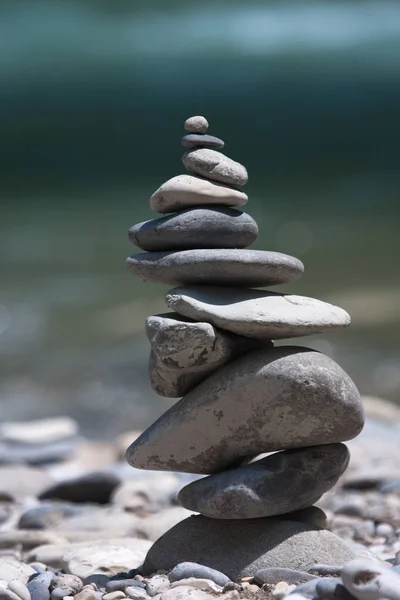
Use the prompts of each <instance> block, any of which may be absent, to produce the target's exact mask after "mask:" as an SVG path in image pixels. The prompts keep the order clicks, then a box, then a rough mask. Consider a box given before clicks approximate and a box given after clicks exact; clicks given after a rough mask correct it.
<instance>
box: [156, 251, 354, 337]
mask: <svg viewBox="0 0 400 600" xmlns="http://www.w3.org/2000/svg"><path fill="white" fill-rule="evenodd" d="M198 252H200V251H198ZM203 252H205V251H204V250H203ZM230 252H232V250H231V251H230ZM240 252H253V251H252V250H241V251H240ZM299 269H300V267H299ZM299 276H300V274H299V271H297V277H299ZM294 278H296V277H294ZM203 283H204V282H203ZM165 301H166V303H167V306H168V307H169V308H170V309H171V310H173V311H175V312H177V313H179V314H181V315H184V316H185V317H189V318H190V319H194V320H195V321H207V322H208V323H212V324H213V325H215V326H216V327H220V328H221V329H226V330H229V331H232V332H233V333H237V334H239V335H244V336H246V337H252V338H259V339H270V340H271V339H272V340H278V339H285V338H292V337H299V336H305V335H313V334H315V333H324V332H331V331H335V330H338V329H342V328H344V327H348V325H349V324H350V316H349V315H348V314H347V312H346V311H344V310H343V309H341V308H339V307H337V306H333V305H332V304H328V303H327V302H322V301H321V300H316V299H315V298H307V297H305V296H293V295H286V294H285V295H283V294H277V293H275V292H270V291H264V290H250V289H242V288H240V287H230V288H225V287H221V286H220V285H218V286H217V285H216V286H205V285H201V286H194V285H191V286H190V287H178V288H175V289H172V290H170V291H169V292H168V293H167V294H166V296H165Z"/></svg>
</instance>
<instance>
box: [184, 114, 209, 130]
mask: <svg viewBox="0 0 400 600" xmlns="http://www.w3.org/2000/svg"><path fill="white" fill-rule="evenodd" d="M207 129H208V121H207V119H205V118H204V117H190V118H189V119H186V121H185V130H186V131H188V132H189V133H205V132H206V131H207Z"/></svg>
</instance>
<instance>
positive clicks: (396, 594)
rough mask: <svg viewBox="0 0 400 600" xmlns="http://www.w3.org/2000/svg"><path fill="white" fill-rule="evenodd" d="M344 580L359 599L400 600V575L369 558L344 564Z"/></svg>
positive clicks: (346, 585) (349, 589)
mask: <svg viewBox="0 0 400 600" xmlns="http://www.w3.org/2000/svg"><path fill="white" fill-rule="evenodd" d="M341 577H342V581H343V584H344V586H345V588H346V589H347V591H349V592H350V594H352V595H353V596H354V597H355V598H357V600H400V575H399V574H398V573H396V572H395V571H393V569H390V568H389V567H386V566H383V565H380V564H378V563H375V562H372V561H370V560H367V559H356V560H353V561H351V562H349V563H347V564H345V565H344V567H343V570H342V575H341Z"/></svg>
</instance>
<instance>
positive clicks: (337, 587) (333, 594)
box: [315, 577, 354, 600]
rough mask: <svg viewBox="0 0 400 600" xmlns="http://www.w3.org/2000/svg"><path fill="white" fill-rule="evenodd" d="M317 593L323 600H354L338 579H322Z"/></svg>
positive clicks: (318, 584) (317, 586) (316, 589)
mask: <svg viewBox="0 0 400 600" xmlns="http://www.w3.org/2000/svg"><path fill="white" fill-rule="evenodd" d="M315 591H316V592H317V595H318V598H319V599H321V600H331V599H332V600H353V598H354V596H352V595H351V594H350V593H349V592H348V591H347V590H346V588H345V587H344V585H343V584H342V583H341V582H340V581H339V580H338V579H336V580H335V579H331V578H329V577H327V578H326V579H320V580H319V581H318V583H317V585H316V588H315Z"/></svg>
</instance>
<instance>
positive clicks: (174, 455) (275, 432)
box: [127, 346, 364, 473]
mask: <svg viewBox="0 0 400 600" xmlns="http://www.w3.org/2000/svg"><path fill="white" fill-rule="evenodd" d="M363 423H364V410H363V406H362V402H361V399H360V396H359V393H358V391H357V388H356V387H355V385H354V383H353V382H352V380H351V379H350V377H349V376H348V375H347V374H346V373H345V372H344V371H343V369H341V367H339V365H337V364H336V363H335V362H334V361H333V360H331V359H330V358H328V357H327V356H325V355H323V354H320V353H319V352H316V351H314V350H309V349H307V348H300V347H293V346H282V347H279V348H270V349H265V350H256V351H255V352H252V353H250V354H247V355H245V356H243V357H241V358H239V359H237V360H234V361H232V362H230V363H229V364H228V365H225V366H224V367H222V368H221V369H220V370H219V371H218V372H217V373H214V374H213V375H211V376H210V377H208V378H207V379H205V380H204V381H203V382H202V383H200V384H199V385H198V386H197V387H195V388H194V389H193V390H192V391H191V392H189V393H188V394H187V395H186V396H184V398H182V399H181V400H180V401H179V402H177V403H176V404H174V406H172V407H171V408H170V409H169V410H168V411H167V412H166V413H164V414H163V415H162V416H161V417H160V418H159V419H158V420H157V421H156V422H155V423H153V425H151V426H150V427H149V428H148V429H147V430H146V431H145V432H144V433H143V434H142V435H141V436H139V437H138V438H137V439H136V440H135V441H134V442H133V444H132V445H131V446H130V447H129V448H128V450H127V460H128V462H129V463H130V464H131V465H132V466H133V467H137V468H139V469H153V470H165V471H181V472H188V473H217V472H219V471H222V470H224V469H227V468H233V467H237V466H239V465H240V463H241V462H242V460H243V459H244V457H249V456H250V457H252V456H257V455H258V454H262V453H263V452H274V451H276V450H289V449H292V448H304V447H307V446H317V445H320V444H331V443H336V442H342V441H345V440H348V439H351V438H353V437H355V436H356V435H358V433H360V431H361V429H362V427H363Z"/></svg>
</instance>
